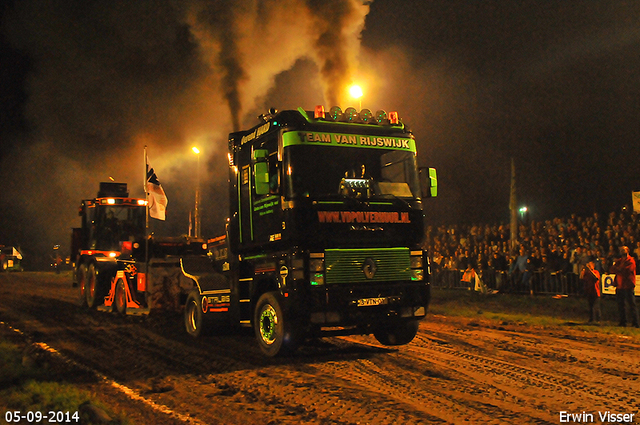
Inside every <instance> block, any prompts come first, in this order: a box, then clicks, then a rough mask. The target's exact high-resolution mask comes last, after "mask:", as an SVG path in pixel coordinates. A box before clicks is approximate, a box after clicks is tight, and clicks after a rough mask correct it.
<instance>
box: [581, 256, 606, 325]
mask: <svg viewBox="0 0 640 425" xmlns="http://www.w3.org/2000/svg"><path fill="white" fill-rule="evenodd" d="M580 281H581V282H582V284H583V286H584V293H585V294H586V296H587V301H588V302H589V323H593V322H594V321H595V322H597V323H600V319H601V317H602V312H601V310H600V273H599V272H598V270H596V268H595V258H594V257H589V258H588V259H587V264H586V266H585V267H584V268H583V269H582V271H581V272H580Z"/></svg>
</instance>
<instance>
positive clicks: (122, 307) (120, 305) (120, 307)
mask: <svg viewBox="0 0 640 425" xmlns="http://www.w3.org/2000/svg"><path fill="white" fill-rule="evenodd" d="M113 305H114V308H115V311H116V312H117V313H118V314H121V315H123V316H124V315H126V314H127V292H126V291H125V287H124V281H123V280H122V279H118V281H117V282H116V291H115V294H114V295H113Z"/></svg>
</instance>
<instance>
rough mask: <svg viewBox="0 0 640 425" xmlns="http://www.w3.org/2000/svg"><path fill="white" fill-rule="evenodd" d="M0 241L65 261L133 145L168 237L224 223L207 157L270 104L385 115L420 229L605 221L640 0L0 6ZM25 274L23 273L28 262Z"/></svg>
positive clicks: (619, 199) (633, 132) (222, 167)
mask: <svg viewBox="0 0 640 425" xmlns="http://www.w3.org/2000/svg"><path fill="white" fill-rule="evenodd" d="M1 5H2V6H1V8H2V9H1V13H2V33H1V34H0V37H1V38H0V81H1V84H0V96H1V97H0V99H1V102H0V144H1V145H0V244H5V245H17V246H21V247H22V249H23V251H24V252H25V254H26V256H32V257H34V258H35V257H38V258H39V257H42V256H45V255H47V254H48V253H49V252H50V250H51V247H52V246H53V245H54V244H61V245H62V247H63V249H64V250H66V253H67V254H68V245H69V241H70V232H71V230H70V229H71V228H72V227H75V226H77V225H78V224H79V218H78V215H77V207H78V205H79V202H80V200H81V199H83V198H90V197H93V196H95V194H96V192H97V189H98V183H99V182H100V181H106V180H108V178H109V177H113V178H114V179H115V180H116V181H121V182H127V183H129V186H130V192H131V195H132V196H143V190H142V184H143V173H144V161H143V149H144V146H145V145H147V146H148V151H149V159H150V164H151V166H153V167H154V168H155V170H156V173H157V175H158V178H159V180H160V182H161V183H162V185H163V187H164V189H165V192H166V193H167V196H168V198H169V205H168V210H167V221H166V222H159V221H154V223H153V228H154V230H155V231H156V232H158V233H159V234H166V235H178V234H185V233H186V232H187V229H188V214H189V210H190V209H192V208H193V200H194V192H195V182H196V178H195V174H196V173H195V170H196V166H197V158H196V156H195V155H194V154H193V153H192V152H191V146H194V145H196V146H198V147H199V148H200V149H201V151H202V152H203V153H202V154H201V155H202V158H201V161H202V163H201V165H202V188H203V193H202V211H203V218H202V224H203V235H205V236H215V235H217V234H218V233H220V232H221V231H222V229H223V220H224V218H225V217H226V208H227V205H228V204H227V189H226V184H227V183H226V177H227V167H226V151H225V149H226V143H227V135H228V133H229V132H230V131H232V130H234V128H235V129H237V128H238V127H239V128H248V127H250V126H253V125H255V124H256V123H257V120H256V116H257V115H259V114H260V113H263V112H265V111H266V110H267V109H268V108H270V107H275V108H277V109H279V110H282V109H295V108H297V107H298V106H302V107H304V108H305V109H313V107H314V106H315V105H316V104H324V105H325V106H326V107H327V108H328V107H330V106H332V105H334V104H339V105H340V106H341V107H342V108H343V109H344V108H346V107H347V106H356V107H357V106H358V105H357V101H352V100H350V99H349V98H348V95H347V92H346V89H345V87H346V86H347V85H348V84H349V83H351V82H352V81H353V82H357V83H359V84H360V85H361V86H362V87H363V90H364V97H363V99H362V106H363V107H366V108H369V109H371V110H374V111H375V110H377V109H385V110H387V111H398V113H399V115H400V117H401V118H402V119H403V121H404V122H405V124H407V125H408V126H409V127H410V128H411V129H412V130H413V132H414V134H415V137H416V139H417V141H418V154H419V162H420V165H424V166H433V167H435V168H437V170H438V174H439V196H438V198H435V199H432V200H428V201H427V202H426V213H427V217H428V221H429V222H430V223H433V224H442V223H489V224H493V223H499V222H508V221H509V209H508V205H509V185H510V160H511V158H513V159H514V161H515V165H516V179H517V188H518V189H517V190H518V192H517V195H518V203H519V204H520V205H527V206H528V207H529V209H530V218H532V219H534V220H545V219H550V218H553V217H566V216H568V215H570V214H571V213H577V214H579V215H582V216H585V215H590V214H591V213H593V212H594V211H598V212H601V213H607V212H610V211H615V210H619V209H620V208H621V207H622V206H623V205H625V204H628V205H630V203H631V192H632V191H633V190H640V181H639V180H640V165H639V160H640V143H639V140H640V119H639V118H640V117H639V115H640V73H639V72H638V70H640V2H636V1H615V0H607V1H565V0H558V1H552V0H549V1H516V0H502V1H486V0H485V1H457V0H446V1H426V0H421V1H401V2H400V1H391V0H375V1H373V2H366V3H365V4H363V2H361V1H357V0H341V1H339V0H328V1H317V0H306V1H304V0H279V1H266V0H263V1H257V0H256V1H238V0H234V1H229V0H226V1H223V0H218V1H202V0H189V1H182V2H174V1H170V0H137V1H135V2H115V3H114V2H111V1H107V0H95V1H85V0H75V1H72V0H57V1H55V0H51V1H46V2H43V1H39V0H20V1H4V2H2V3H1ZM34 263H35V261H34Z"/></svg>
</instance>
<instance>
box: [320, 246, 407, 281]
mask: <svg viewBox="0 0 640 425" xmlns="http://www.w3.org/2000/svg"><path fill="white" fill-rule="evenodd" d="M324 260H325V270H326V284H327V285H331V284H342V283H361V282H384V281H399V280H411V261H410V250H409V248H373V249H327V250H326V251H325V257H324Z"/></svg>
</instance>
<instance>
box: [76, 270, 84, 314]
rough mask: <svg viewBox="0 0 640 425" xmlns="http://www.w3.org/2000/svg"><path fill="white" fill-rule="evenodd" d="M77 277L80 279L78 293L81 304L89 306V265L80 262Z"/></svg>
mask: <svg viewBox="0 0 640 425" xmlns="http://www.w3.org/2000/svg"><path fill="white" fill-rule="evenodd" d="M76 273H77V279H78V293H79V299H80V305H81V306H82V307H86V306H87V265H86V264H84V263H83V264H80V266H78V270H77V271H76Z"/></svg>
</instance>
